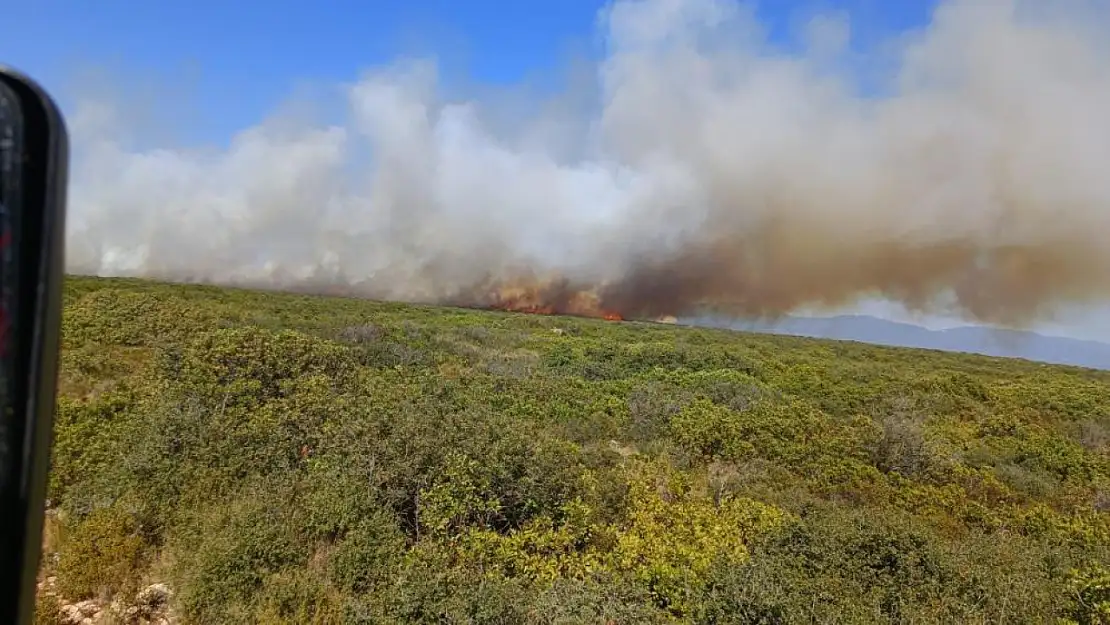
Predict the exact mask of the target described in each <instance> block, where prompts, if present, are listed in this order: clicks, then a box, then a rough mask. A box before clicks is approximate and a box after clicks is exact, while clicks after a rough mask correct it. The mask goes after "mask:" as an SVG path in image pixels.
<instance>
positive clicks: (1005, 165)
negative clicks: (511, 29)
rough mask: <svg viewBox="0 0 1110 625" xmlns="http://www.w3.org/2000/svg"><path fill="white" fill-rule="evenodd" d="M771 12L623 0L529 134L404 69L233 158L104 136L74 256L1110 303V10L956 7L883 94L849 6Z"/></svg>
mask: <svg viewBox="0 0 1110 625" xmlns="http://www.w3.org/2000/svg"><path fill="white" fill-rule="evenodd" d="M752 15H753V13H752V12H751V11H749V10H748V9H747V8H746V5H741V4H737V3H736V2H733V1H731V0H622V1H619V2H616V3H615V4H613V5H612V6H610V7H608V8H607V9H606V11H605V12H604V14H603V17H604V20H603V24H604V34H605V36H606V41H607V44H608V54H607V56H606V58H605V59H604V60H603V61H602V62H601V64H600V65H599V67H598V71H597V82H596V89H597V93H596V96H597V100H598V102H599V106H598V108H597V109H596V110H594V111H591V112H589V113H585V114H582V113H581V112H580V111H577V110H575V109H574V107H573V106H570V105H567V106H549V107H537V109H536V110H538V111H541V112H539V113H536V115H535V116H534V118H533V119H532V121H531V123H526V124H522V125H521V126H520V127H514V128H508V127H506V126H505V125H503V124H499V122H498V119H500V118H499V116H498V115H497V114H496V111H495V112H494V113H490V111H491V110H494V109H491V106H493V105H495V104H496V103H489V102H478V101H467V102H451V101H446V100H444V99H442V98H441V97H440V96H439V94H438V93H437V89H436V80H437V79H436V76H435V70H434V67H433V66H431V65H428V64H422V63H402V64H398V65H397V66H396V67H391V68H386V69H383V70H380V71H374V72H371V73H368V74H367V75H366V76H365V77H364V78H363V79H362V80H360V81H359V82H358V83H357V84H355V85H353V86H351V88H350V90H349V94H350V104H351V112H352V116H351V120H350V121H349V123H346V124H345V125H338V126H334V127H328V128H318V127H308V128H305V127H299V126H297V125H296V124H290V123H277V122H268V123H267V124H263V125H262V126H259V127H257V128H252V129H249V130H247V131H245V132H244V133H242V134H241V135H240V136H239V137H237V138H236V140H235V141H234V142H233V144H232V146H231V147H230V148H229V149H228V150H227V151H226V152H224V153H221V154H217V155H214V156H213V155H207V154H203V155H202V154H196V153H190V152H185V151H156V152H144V153H133V152H128V151H126V150H123V149H122V148H121V147H120V146H119V145H118V143H116V142H113V141H112V140H111V138H110V137H111V135H110V134H108V133H105V132H99V133H98V132H97V131H96V129H95V128H92V129H85V131H84V134H79V135H78V141H81V142H83V143H80V144H79V145H78V146H77V147H78V148H79V150H83V153H84V156H83V157H82V160H81V161H80V162H81V166H79V167H78V168H77V172H76V174H75V191H74V207H73V211H74V218H73V219H71V222H72V223H71V233H70V234H71V236H70V258H71V260H72V268H73V269H74V270H75V271H80V272H84V273H100V274H106V273H108V274H131V275H147V276H155V277H162V278H170V279H190V280H199V281H205V282H215V283H238V284H253V285H259V286H269V287H275V288H311V289H315V290H329V291H344V292H349V293H353V294H359V295H364V296H369V297H380V298H390V299H402V300H410V301H423V302H446V303H454V304H463V305H470V306H486V307H494V308H504V309H513V310H527V311H533V312H545V313H561V314H580V315H589V316H598V317H605V316H608V317H612V318H656V317H660V316H681V315H684V314H688V313H692V312H697V311H703V310H713V311H718V312H727V313H735V314H739V315H745V316H773V315H779V314H782V313H785V312H789V311H791V310H794V309H796V308H798V307H801V306H811V307H812V306H828V307H837V306H843V305H848V304H851V303H852V302H854V301H856V300H858V299H860V298H862V297H880V298H886V299H888V300H893V301H897V302H901V303H903V304H904V305H905V306H906V307H908V308H910V309H913V310H918V311H926V312H951V313H956V314H960V315H963V316H965V317H969V318H973V319H976V320H980V321H987V322H994V323H1000V324H1009V325H1019V324H1026V323H1030V322H1033V321H1037V320H1039V319H1043V318H1047V317H1050V316H1051V315H1052V314H1053V312H1054V311H1055V310H1056V309H1058V308H1059V307H1061V306H1066V305H1087V304H1092V303H1097V302H1100V301H1104V300H1106V299H1108V298H1110V228H1108V226H1110V175H1108V174H1110V169H1108V166H1110V114H1108V113H1107V112H1108V111H1110V50H1108V47H1107V43H1106V41H1107V39H1106V38H1105V36H1104V33H1105V32H1107V28H1108V27H1110V8H1108V7H1107V6H1106V3H1100V2H1094V1H1088V0H1061V1H1049V0H1038V1H1036V2H1033V1H1029V2H1021V1H1018V0H995V1H982V0H950V1H947V2H942V3H941V4H940V5H939V7H938V8H937V9H936V12H935V14H934V15H933V19H932V21H931V23H930V25H929V26H928V27H927V28H926V29H925V30H924V31H922V32H918V33H913V34H911V35H907V36H904V37H902V38H900V39H898V40H896V41H893V42H888V45H886V46H884V47H879V48H876V49H877V50H881V51H882V52H883V54H884V55H885V56H882V57H878V56H876V57H873V58H876V59H878V58H881V59H883V60H884V61H889V63H890V65H891V66H892V67H893V69H892V70H889V71H887V72H886V74H885V76H886V78H887V80H886V81H885V82H884V83H883V85H882V88H881V89H880V90H878V91H873V92H870V93H866V94H865V93H863V92H861V90H860V88H859V80H858V79H859V77H860V76H862V75H868V76H870V75H873V74H874V72H871V71H870V70H872V69H873V68H872V67H869V66H868V67H860V66H859V63H860V62H861V61H860V59H859V58H857V57H856V56H855V55H854V53H853V52H852V51H851V50H850V49H848V48H847V47H846V45H845V44H846V42H847V41H848V36H849V35H850V32H851V31H850V24H848V23H847V22H845V21H844V20H842V19H839V18H836V16H832V17H828V16H826V17H823V18H821V19H818V20H814V21H813V22H811V23H810V26H809V28H810V30H809V32H808V35H809V42H810V45H809V46H808V47H807V48H805V49H804V50H802V51H801V52H798V53H792V54H786V53H782V52H775V51H773V50H771V48H770V47H769V46H767V45H765V42H764V41H763V40H762V39H760V35H759V29H758V24H757V22H755V21H754V18H753V17H752ZM876 63H878V62H877V61H876ZM571 95H575V94H571ZM572 99H573V98H570V97H569V96H568V99H567V101H570V100H572ZM559 103H560V102H556V103H555V104H559ZM97 120H101V121H102V117H98V118H97ZM279 121H281V120H279ZM362 147H365V148H368V150H367V151H368V152H369V153H370V154H371V156H370V158H369V159H368V160H367V161H366V162H362V161H358V160H357V159H356V157H355V156H354V154H356V153H360V151H359V149H357V148H362ZM352 170H354V171H357V172H359V173H357V174H353V175H352V174H351V173H350V172H351V171H352Z"/></svg>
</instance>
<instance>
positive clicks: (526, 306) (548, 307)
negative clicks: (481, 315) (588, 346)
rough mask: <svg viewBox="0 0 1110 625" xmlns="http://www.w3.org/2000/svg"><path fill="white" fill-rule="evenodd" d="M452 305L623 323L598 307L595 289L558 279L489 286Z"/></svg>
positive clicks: (614, 312) (612, 312)
mask: <svg viewBox="0 0 1110 625" xmlns="http://www.w3.org/2000/svg"><path fill="white" fill-rule="evenodd" d="M456 303H457V304H459V305H461V306H466V307H469V308H485V309H490V310H503V311H506V312H520V313H530V314H536V315H568V316H574V317H589V318H594V319H605V320H607V321H623V320H624V319H625V317H624V315H622V314H621V313H620V312H619V311H617V310H612V309H609V308H606V307H604V306H603V305H602V301H601V297H600V296H599V295H598V290H597V289H596V288H589V287H580V286H577V285H574V284H572V283H571V282H570V281H569V280H566V279H562V278H557V279H549V280H536V279H530V280H520V281H514V282H507V283H498V284H493V285H490V286H488V287H487V288H484V289H476V290H474V291H472V292H471V294H468V295H466V296H463V297H460V298H457V301H456Z"/></svg>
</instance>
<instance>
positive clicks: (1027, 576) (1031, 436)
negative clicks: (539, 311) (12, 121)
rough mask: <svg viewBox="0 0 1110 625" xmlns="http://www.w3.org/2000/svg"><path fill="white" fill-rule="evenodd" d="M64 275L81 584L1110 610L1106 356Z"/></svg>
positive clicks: (73, 559)
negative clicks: (1021, 356) (1051, 359)
mask: <svg viewBox="0 0 1110 625" xmlns="http://www.w3.org/2000/svg"><path fill="white" fill-rule="evenodd" d="M65 301H66V305H65V315H64V322H63V324H64V330H63V344H64V347H63V352H62V372H61V381H60V398H59V405H58V413H57V421H56V429H55V437H56V438H55V447H54V459H53V471H52V474H51V482H50V493H49V499H50V503H49V505H50V507H51V519H52V521H51V523H52V528H51V536H52V537H53V538H52V539H51V540H50V541H49V542H48V543H47V547H46V549H47V550H48V551H49V552H50V553H48V557H47V558H46V559H45V560H44V562H45V565H44V566H45V568H46V574H49V575H52V576H55V577H56V580H57V588H58V591H59V593H61V594H63V595H64V596H65V597H66V598H67V599H70V600H77V599H82V598H89V597H100V598H109V597H111V596H113V595H117V594H121V593H129V592H133V591H134V589H135V588H139V587H140V586H141V585H143V584H147V583H151V582H154V581H158V582H165V583H166V584H168V585H169V586H171V587H172V588H173V589H174V598H173V602H174V608H175V611H176V612H177V614H178V615H179V616H180V618H181V620H182V621H183V622H187V623H317V624H324V623H394V622H418V623H419V622H427V623H537V624H539V623H552V624H554V623H560V624H561V623H813V622H820V623H889V622H893V623H953V622H968V623H986V622H991V623H999V622H1005V623H1018V622H1020V623H1050V622H1051V623H1108V622H1110V373H1102V372H1095V371H1088V370H1082V369H1076V368H1065V367H1058V366H1046V365H1041V364H1036V363H1029V362H1021V361H1010V360H1001V359H992V358H986V357H978V356H970V355H958V354H948V353H940V352H926V351H918V350H906V349H893V348H881V347H872V346H865V345H860V344H853V343H836V342H831V341H818V340H811V339H801V338H791V337H782V336H765V335H755V334H744V333H733V332H726V331H717V330H708V329H694V328H678V327H672V326H665V325H657V324H639V323H612V322H604V321H593V320H583V319H568V318H557V317H544V316H535V315H518V314H505V313H492V312H478V311H469V310H456V309H445V308H434V307H421V306H405V305H399V304H387V303H375V302H367V301H359V300H353V299H339V298H324V297H311V296H301V295H288V294H275V293H263V292H252V291H243V290H232V289H216V288H212V287H201V286H170V285H164V284H158V283H151V282H143V281H135V280H107V279H91V278H69V279H68V281H67V285H66V295H65ZM49 601H51V602H53V601H54V599H52V598H51V599H49Z"/></svg>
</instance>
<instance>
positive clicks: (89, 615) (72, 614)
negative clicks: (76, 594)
mask: <svg viewBox="0 0 1110 625" xmlns="http://www.w3.org/2000/svg"><path fill="white" fill-rule="evenodd" d="M172 597H173V592H172V591H171V590H170V589H169V587H168V586H166V585H165V584H151V585H149V586H147V587H146V588H143V589H142V590H141V591H139V592H138V593H137V594H136V595H135V596H134V597H132V598H131V600H130V601H122V600H120V599H116V600H115V601H112V602H110V603H107V604H106V603H103V602H100V601H97V600H95V599H87V600H84V601H78V602H76V603H70V602H68V601H66V600H65V599H64V598H63V597H59V596H58V595H57V593H56V592H55V590H54V578H53V577H47V578H46V579H44V580H43V581H42V582H40V583H39V598H40V599H39V603H40V606H45V605H51V606H56V610H55V615H54V621H55V622H56V623H57V624H58V625H175V624H176V623H177V619H176V618H175V617H174V615H173V613H172V611H171V610H170V599H171V598H172ZM44 599H46V600H47V601H44ZM51 599H52V600H53V601H49V600H51ZM41 616H47V615H41ZM38 622H40V623H43V622H49V620H48V619H43V618H41V617H40V619H39V621H38Z"/></svg>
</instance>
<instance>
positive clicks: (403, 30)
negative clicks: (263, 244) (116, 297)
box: [0, 0, 935, 140]
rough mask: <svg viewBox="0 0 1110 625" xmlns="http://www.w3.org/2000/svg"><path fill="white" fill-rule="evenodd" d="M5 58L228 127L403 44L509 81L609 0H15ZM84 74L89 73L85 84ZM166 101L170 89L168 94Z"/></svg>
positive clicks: (889, 11)
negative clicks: (145, 96)
mask: <svg viewBox="0 0 1110 625" xmlns="http://www.w3.org/2000/svg"><path fill="white" fill-rule="evenodd" d="M6 4H7V5H8V6H6V7H5V11H6V14H5V23H6V24H8V25H10V26H9V28H10V30H8V32H6V33H5V34H4V37H3V39H2V40H0V62H2V63H6V64H9V65H13V66H15V67H18V68H20V69H23V70H24V71H26V72H29V73H30V74H32V75H33V76H35V77H37V78H38V79H39V80H41V81H42V82H43V83H44V84H45V85H46V86H47V87H48V88H49V89H51V90H52V91H54V92H55V93H56V94H57V95H58V97H59V99H60V100H61V101H62V104H63V107H65V105H66V99H67V96H68V93H69V92H68V91H67V90H68V89H70V88H73V86H74V85H75V84H77V81H78V78H79V77H82V76H88V75H89V74H88V72H102V73H101V74H99V75H107V76H110V77H111V80H112V81H113V82H112V85H113V87H115V88H118V87H121V86H122V87H124V88H125V89H138V88H150V87H151V86H154V85H157V87H158V88H160V89H162V90H163V91H169V92H171V93H174V94H179V95H184V96H185V97H186V100H185V102H186V105H185V106H186V107H187V108H188V110H189V111H190V115H189V116H190V118H191V119H192V123H193V124H194V125H195V130H196V131H197V132H201V133H203V134H205V135H206V137H205V138H207V139H216V140H219V139H221V138H226V136H227V135H230V134H231V133H233V132H235V131H236V130H237V129H241V128H243V127H246V126H249V125H252V124H253V123H256V122H257V121H259V120H260V118H261V117H262V116H264V115H265V114H266V113H267V112H269V111H271V110H272V109H273V108H274V107H275V106H277V105H278V104H279V103H281V102H282V101H283V100H284V99H285V98H287V97H288V96H289V95H290V93H292V92H293V90H294V89H296V88H298V87H301V86H304V85H306V84H312V85H317V86H319V85H334V84H337V83H338V82H341V81H347V80H352V79H353V78H355V77H356V76H357V75H358V72H359V71H360V70H361V69H363V68H366V67H368V66H372V65H377V64H382V63H384V62H388V61H390V60H392V59H395V58H397V57H398V56H399V55H412V54H419V55H427V54H436V55H437V57H438V59H439V62H440V63H441V65H442V66H444V68H445V69H446V70H447V73H448V74H449V75H451V76H463V77H465V79H466V80H468V81H475V82H477V83H494V84H501V85H504V84H515V83H518V82H520V81H523V80H531V81H535V80H537V79H540V78H542V77H543V76H550V75H552V74H554V71H553V70H557V69H558V68H559V67H561V66H562V64H563V63H565V62H566V60H567V59H568V58H569V57H570V56H571V55H575V54H578V55H582V54H586V55H590V54H596V52H597V50H598V48H597V46H596V44H597V41H596V37H595V35H596V30H595V20H596V16H597V13H598V11H599V9H601V8H602V7H603V5H604V4H605V3H604V2H603V0H542V1H541V0H532V1H530V2H525V1H519V2H511V1H509V0H406V1H397V2H384V1H380V0H378V1H374V0H362V1H360V0H321V1H320V2H315V3H311V2H304V1H303V0H297V1H294V0H267V1H265V2H261V1H257V0H254V1H251V0H240V1H239V2H224V1H217V0H192V1H190V2H136V1H135V0H98V1H96V2H90V1H89V0H9V2H7V3H6ZM934 4H935V2H934V1H933V0H897V1H891V0H823V1H820V2H813V1H793V0H778V1H776V0H764V1H763V2H762V3H761V4H760V5H759V7H758V11H759V14H760V16H761V18H762V20H763V21H764V23H765V25H766V26H767V27H768V28H770V31H771V37H772V39H774V40H776V41H778V42H785V41H786V40H787V39H788V34H789V32H790V25H791V23H792V20H797V19H798V18H799V17H803V18H804V16H805V15H806V14H807V13H808V12H811V11H814V10H827V9H833V10H842V11H846V12H848V13H849V15H850V16H851V19H852V23H853V29H854V33H855V36H856V37H857V38H858V39H857V42H856V43H857V44H859V45H866V42H867V41H868V40H874V39H875V38H879V37H882V36H884V35H887V34H890V33H892V32H897V31H902V30H905V29H907V28H914V27H919V26H921V25H923V24H924V23H925V21H926V20H927V19H928V15H929V12H930V11H931V9H932V6H933V5H934ZM82 84H85V83H82ZM160 101H165V98H164V97H163V98H161V99H160Z"/></svg>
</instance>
